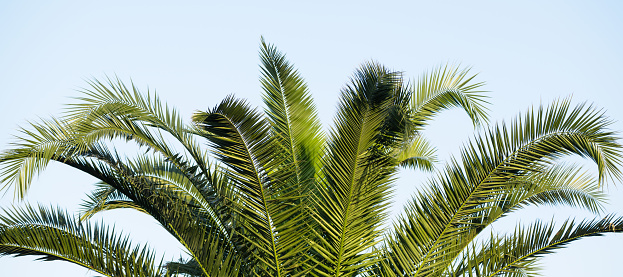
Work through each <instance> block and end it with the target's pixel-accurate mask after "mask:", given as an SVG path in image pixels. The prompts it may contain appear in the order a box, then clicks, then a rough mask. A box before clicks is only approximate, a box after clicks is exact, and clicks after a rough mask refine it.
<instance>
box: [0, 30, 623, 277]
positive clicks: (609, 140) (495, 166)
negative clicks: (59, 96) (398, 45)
mask: <svg viewBox="0 0 623 277" xmlns="http://www.w3.org/2000/svg"><path fill="white" fill-rule="evenodd" d="M260 57H261V85H262V89H263V91H264V93H263V100H264V104H265V109H264V111H263V112H262V111H259V110H256V109H254V108H252V107H251V106H249V104H248V103H247V102H245V101H244V100H240V99H236V98H235V97H233V96H228V97H226V98H225V99H224V100H223V101H221V103H219V104H218V105H216V106H215V107H214V108H212V109H209V110H207V111H200V112H196V113H195V114H194V115H193V117H192V124H190V125H187V124H185V123H184V122H183V121H182V119H181V118H180V116H179V115H178V113H177V112H176V111H175V110H174V109H172V108H170V107H168V106H166V105H165V104H163V103H162V102H161V101H160V99H158V97H157V96H156V95H154V94H150V93H147V94H145V95H144V94H141V93H140V92H139V91H138V90H137V88H136V87H134V85H131V86H126V85H125V84H123V83H122V82H120V81H119V80H111V79H109V80H108V82H104V83H102V82H99V81H97V80H95V81H92V82H90V83H89V85H90V89H86V90H85V91H84V96H83V97H80V98H78V102H77V103H74V104H72V105H70V106H69V107H68V112H67V113H66V114H65V115H64V116H62V117H60V118H55V119H51V120H46V121H42V122H40V123H34V124H32V126H31V128H30V129H22V130H21V131H22V135H21V136H18V137H17V142H15V143H14V144H13V145H12V146H11V148H10V149H8V150H5V151H4V152H3V153H2V154H1V155H0V168H1V171H0V178H1V180H2V182H3V183H5V184H6V185H5V188H7V187H13V188H14V189H15V193H16V196H18V197H20V198H24V197H25V195H26V192H27V191H28V188H29V187H30V185H31V183H32V178H33V176H34V175H36V174H37V173H38V172H40V171H41V170H43V169H44V168H45V167H46V165H47V164H48V163H49V162H50V161H55V162H59V163H62V164H66V165H68V166H70V167H72V168H75V169H77V170H80V171H83V172H85V173H87V174H89V175H91V176H93V177H95V178H97V179H98V180H99V182H98V183H97V184H96V189H95V190H94V191H93V192H92V193H91V194H90V195H89V196H88V198H87V199H86V200H85V201H84V203H83V211H82V213H81V214H80V215H79V216H73V215H69V214H67V213H66V212H63V211H60V210H59V209H57V208H45V207H32V206H25V207H17V208H10V209H5V210H4V212H3V214H2V215H0V254H2V255H34V256H39V257H41V259H43V260H64V261H69V262H73V263H75V264H78V265H81V266H84V267H87V268H89V269H91V270H93V271H95V272H98V273H99V274H102V275H105V276H171V275H180V276H206V277H207V276H530V275H532V274H533V273H535V270H536V267H535V262H536V261H537V260H538V258H539V257H540V256H542V255H544V254H547V253H550V252H551V251H552V250H553V249H556V248H559V247H562V246H564V245H566V244H567V243H569V242H571V241H573V240H576V239H579V238H582V237H587V236H595V235H600V234H603V233H606V232H621V231H623V218H621V217H616V216H613V215H609V216H606V217H604V218H601V219H592V220H591V219H587V220H583V221H580V222H575V221H573V220H568V221H566V222H564V223H563V224H562V226H561V227H559V228H555V227H554V226H555V222H551V223H544V222H539V221H537V222H534V223H533V224H531V225H528V226H519V227H517V228H516V230H515V232H513V233H510V234H495V233H491V234H487V233H483V230H486V227H487V226H489V225H491V224H492V223H494V222H495V221H496V220H497V219H499V218H501V217H503V216H505V215H507V214H508V213H510V212H513V211H515V210H518V209H521V208H522V207H524V206H526V205H567V206H571V207H576V208H580V209H587V210H589V211H592V212H595V213H600V212H602V210H603V207H602V204H603V201H604V198H605V195H604V193H603V192H602V191H601V190H600V186H601V185H602V184H603V183H605V182H607V181H609V180H616V179H619V178H620V177H621V172H620V170H619V164H620V159H621V146H620V144H619V143H618V136H617V135H616V133H615V132H613V131H611V130H609V129H608V127H609V124H610V120H609V119H608V118H607V117H605V116H604V114H603V112H602V111H600V110H598V109H596V108H595V107H593V106H591V105H588V104H581V105H577V106H572V105H571V104H570V101H569V100H568V99H565V100H560V101H557V102H555V103H553V104H551V105H548V106H538V107H535V108H532V109H531V110H529V111H528V112H526V113H525V114H523V115H519V116H518V117H517V118H516V119H515V120H514V121H512V122H510V123H502V124H498V125H494V126H491V127H488V128H487V129H486V131H484V132H482V134H481V135H479V136H476V137H475V138H474V139H472V140H471V142H470V143H468V144H467V145H465V146H464V147H463V150H462V151H461V153H460V155H459V156H458V157H457V158H453V159H451V160H450V161H449V162H447V163H446V165H445V166H443V167H442V168H441V169H440V170H438V171H437V175H436V177H435V178H433V179H431V181H429V182H428V183H427V184H426V186H424V187H423V188H422V189H421V190H419V191H418V192H417V193H416V194H415V196H414V197H413V198H412V200H410V201H409V203H408V204H407V205H406V206H405V207H404V211H403V212H402V214H401V215H400V216H399V217H398V218H397V219H395V220H394V222H393V224H392V225H391V227H387V228H386V227H384V226H387V225H386V223H387V219H388V207H389V203H390V200H391V198H392V192H393V184H394V181H395V180H396V178H397V175H396V174H397V170H398V169H399V168H400V167H407V168H412V169H420V170H427V171H432V170H433V169H434V165H435V162H436V161H437V159H436V157H435V148H434V147H433V146H432V144H431V143H430V142H429V141H428V140H426V138H425V137H424V136H423V135H422V132H421V131H422V129H423V127H424V126H426V124H428V123H429V122H430V120H431V119H432V118H433V117H434V116H435V115H436V114H437V113H439V112H441V111H443V110H445V109H450V108H460V109H463V110H464V111H465V112H466V113H467V115H468V116H469V118H470V119H471V121H472V122H473V123H474V124H475V125H483V124H485V123H486V122H487V121H488V118H487V109H486V105H487V104H488V103H487V101H486V99H487V98H486V96H485V95H484V94H483V91H482V90H481V88H482V85H483V83H481V82H476V81H474V79H475V77H476V75H473V74H471V73H470V71H469V70H468V69H460V68H459V67H454V66H445V67H439V68H436V69H434V70H433V71H431V72H429V73H427V74H424V75H423V76H422V77H421V78H420V79H419V80H418V81H417V82H416V85H413V86H411V85H409V84H408V83H406V82H405V81H404V80H403V76H402V74H401V73H400V72H395V71H392V70H389V69H388V68H386V67H384V66H382V65H380V64H378V63H375V62H369V63H364V64H363V65H362V66H361V67H360V68H359V69H357V70H356V71H355V73H354V75H353V77H352V78H351V80H350V81H349V82H348V84H347V85H346V86H345V87H344V89H343V90H342V91H341V95H340V100H339V103H338V106H337V114H336V116H335V120H334V123H333V126H332V127H331V128H330V129H329V130H328V131H327V132H326V134H325V133H324V132H323V129H322V126H321V124H320V121H319V119H318V116H317V113H316V109H315V106H314V103H313V100H312V98H311V97H310V95H309V92H308V90H307V86H306V84H305V82H304V81H303V79H302V78H301V77H300V76H299V74H298V72H297V71H296V70H295V69H294V67H293V66H292V65H291V64H290V63H289V62H288V61H287V60H286V58H285V55H283V54H282V53H280V52H279V51H278V50H277V49H276V48H275V47H274V46H272V45H269V44H267V43H265V42H264V41H263V40H262V43H261V51H260ZM119 139H122V140H126V141H129V142H133V143H136V144H137V145H138V147H140V148H141V149H144V150H146V153H149V155H140V156H137V157H133V156H123V155H120V154H119V153H118V152H117V151H116V149H115V147H114V143H111V142H115V141H116V140H119ZM169 141H173V142H172V143H169ZM204 142H207V147H204V146H203V143H204ZM174 146H177V148H179V149H181V151H178V150H176V147H174ZM573 154H575V155H580V156H582V157H585V158H586V159H589V160H592V161H593V162H594V163H595V164H596V165H597V168H598V174H597V176H595V177H593V176H592V175H591V174H589V173H588V172H586V170H585V169H583V168H582V167H581V166H579V165H574V164H565V163H563V162H561V158H563V157H565V156H568V155H573ZM121 208H124V209H134V210H137V211H140V212H142V213H145V214H147V215H149V216H151V217H153V218H154V219H155V220H157V221H158V222H159V223H160V224H161V225H162V227H163V228H164V229H166V230H167V231H168V232H169V233H170V234H171V235H172V236H173V237H175V238H176V239H177V240H178V241H179V242H180V243H181V244H182V245H183V246H184V248H185V251H187V253H188V257H187V259H185V260H179V261H170V262H166V263H162V262H158V259H156V257H155V254H154V252H152V250H150V249H149V248H148V247H145V246H144V247H139V246H135V245H134V244H132V243H131V242H130V240H129V239H128V237H126V236H123V235H119V234H117V233H116V232H115V230H113V229H112V228H108V227H106V226H104V225H102V224H96V223H92V222H90V221H87V219H89V218H90V217H91V216H93V215H94V214H96V213H98V212H102V211H106V210H111V209H121Z"/></svg>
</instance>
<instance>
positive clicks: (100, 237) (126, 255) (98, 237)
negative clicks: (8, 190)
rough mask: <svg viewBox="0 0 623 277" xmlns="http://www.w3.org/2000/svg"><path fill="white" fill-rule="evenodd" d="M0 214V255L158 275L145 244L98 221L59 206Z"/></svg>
mask: <svg viewBox="0 0 623 277" xmlns="http://www.w3.org/2000/svg"><path fill="white" fill-rule="evenodd" d="M3 213H4V214H2V215H0V255H16V256H25V255H28V256H40V258H39V260H44V261H54V260H63V261H68V262H71V263H75V264H78V265H80V266H83V267H86V268H89V269H91V270H93V271H96V272H98V273H100V274H103V275H105V276H111V277H112V276H128V277H130V276H161V272H160V266H161V265H160V263H159V262H157V261H156V260H155V255H154V253H153V252H152V251H151V250H149V248H147V247H139V246H133V245H132V244H131V243H130V241H129V239H128V238H127V237H125V236H122V235H116V234H115V231H114V229H113V228H108V227H104V226H102V225H101V224H90V223H85V222H82V223H79V222H78V221H77V220H76V219H74V218H72V217H71V216H69V215H67V214H66V213H64V212H61V211H59V210H58V209H49V208H47V209H46V208H43V207H39V208H38V209H37V208H33V207H31V206H26V207H23V208H13V209H10V210H4V211H3Z"/></svg>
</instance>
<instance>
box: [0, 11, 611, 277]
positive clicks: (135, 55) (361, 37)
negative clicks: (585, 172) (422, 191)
mask: <svg viewBox="0 0 623 277" xmlns="http://www.w3.org/2000/svg"><path fill="white" fill-rule="evenodd" d="M127 2H132V4H128V3H127ZM175 2H179V3H181V4H176V5H173V4H167V3H165V2H164V1H39V2H37V1H9V0H4V1H0V148H3V149H4V148H6V147H7V145H8V144H9V143H10V141H11V136H12V135H14V134H16V133H17V132H16V129H17V127H18V126H24V125H25V124H26V122H27V121H28V120H37V118H38V117H43V118H45V117H48V116H50V115H59V114H60V113H61V112H62V107H63V104H65V103H70V102H71V101H72V100H71V99H70V97H75V96H79V95H80V94H79V93H78V92H77V90H78V89H79V88H80V87H83V86H85V81H84V80H85V79H90V78H104V77H105V76H106V75H110V76H114V75H117V76H119V77H120V78H122V79H124V80H129V79H130V78H132V80H133V81H134V83H135V84H136V85H137V86H138V87H140V88H143V89H145V90H146V88H147V87H149V88H150V89H155V90H156V91H157V92H158V94H159V95H160V97H161V98H162V99H163V100H165V101H167V102H168V103H169V104H171V105H173V106H175V107H177V108H178V109H179V110H180V111H181V113H182V114H183V116H184V117H185V119H189V117H190V115H191V114H192V112H193V111H195V110H200V109H203V110H205V109H207V108H210V107H212V106H214V105H215V104H217V103H218V102H219V101H220V100H221V99H222V98H223V97H224V96H226V95H227V94H231V93H233V94H235V95H236V96H238V97H242V98H247V99H249V101H250V102H251V103H253V104H255V105H257V106H260V105H261V100H260V99H261V98H260V91H261V89H260V86H259V81H258V77H259V70H258V69H259V67H258V63H259V59H258V54H257V52H258V49H259V48H258V46H259V40H260V36H262V35H263V36H264V37H265V38H266V40H267V41H269V42H271V43H274V44H276V45H277V46H278V47H279V48H280V49H281V50H283V51H284V52H286V53H287V55H288V58H289V60H290V61H291V62H293V63H295V65H296V66H297V67H298V68H299V69H300V72H301V75H302V76H303V77H304V78H305V79H306V80H307V82H308V85H309V88H310V90H311V92H312V94H313V96H314V98H315V101H316V104H317V106H318V110H319V113H320V115H321V118H322V120H323V122H324V123H325V124H326V125H327V126H328V124H330V123H331V121H332V115H333V114H334V112H335V107H336V101H337V96H338V93H339V91H340V88H341V87H342V86H343V84H344V83H345V82H346V81H347V80H348V78H349V76H350V74H351V73H352V72H353V70H354V69H355V68H356V67H357V66H358V65H359V64H361V63H362V62H364V61H367V60H370V59H374V60H376V61H379V62H381V63H383V64H385V65H386V66H388V67H390V68H393V69H396V70H400V71H404V72H405V76H408V77H412V78H416V77H417V76H418V75H419V74H420V73H422V72H424V71H425V70H428V69H431V68H433V67H435V66H438V65H440V64H444V63H461V64H463V65H465V66H472V67H473V70H474V71H475V72H480V75H479V77H478V79H479V80H482V81H486V82H487V85H486V89H487V90H489V91H490V93H489V95H490V96H491V98H490V101H491V103H492V105H491V113H490V114H491V119H492V122H497V121H500V120H503V119H506V120H508V119H510V118H512V117H513V116H515V115H516V114H517V113H518V112H521V111H525V110H526V109H527V108H528V107H530V106H531V105H534V104H539V103H541V102H542V103H548V102H551V101H552V100H554V99H558V98H561V97H567V96H569V95H573V101H574V102H576V103H579V102H583V101H588V102H591V103H594V104H595V105H596V106H599V107H603V109H604V110H605V111H606V112H607V114H608V115H609V116H611V117H612V118H613V119H614V120H616V122H615V124H614V125H613V128H614V129H616V130H619V131H623V123H622V122H623V110H622V109H621V108H620V107H621V104H622V101H621V100H622V99H623V96H621V95H622V93H623V87H622V86H621V80H622V79H623V66H622V65H623V52H622V50H623V33H622V31H621V30H622V29H623V28H622V27H623V16H621V15H623V4H622V3H623V2H620V1H515V2H514V3H511V1H374V2H373V1H362V0H359V1H307V2H306V3H294V2H302V1H284V2H275V1H249V2H245V1H231V3H229V2H228V1H219V4H205V3H204V2H210V1H197V2H192V1H175ZM473 132H474V130H473V128H472V126H471V124H470V123H469V121H468V119H467V117H466V116H465V115H464V114H463V113H461V112H460V111H449V112H446V113H444V114H443V115H442V116H440V117H438V118H437V119H436V120H435V121H434V122H433V124H432V126H431V127H430V128H428V129H427V130H426V135H428V136H429V137H430V138H431V139H432V140H433V141H434V143H435V144H436V145H437V146H438V147H439V151H440V155H441V158H442V159H447V158H448V157H449V156H450V155H451V154H452V153H455V154H457V153H458V150H459V149H460V145H461V144H462V143H463V142H465V141H467V140H468V138H469V137H470V136H471V135H472V134H473ZM425 178H426V175H425V174H419V173H413V172H403V173H402V174H401V180H400V181H399V182H398V183H397V193H396V194H397V197H396V201H395V204H394V210H395V211H394V213H397V211H399V210H400V208H401V207H402V204H403V203H404V202H405V201H406V200H407V199H408V198H409V197H408V196H409V195H410V194H411V193H413V192H414V191H415V189H416V188H417V187H418V186H420V185H421V184H422V183H423V182H424V180H425ZM93 183H94V180H93V179H90V178H88V177H87V176H85V175H84V174H81V173H77V172H75V171H72V170H70V169H68V168H65V167H63V166H58V165H53V166H50V167H49V169H48V170H47V171H45V172H44V173H43V174H42V175H41V176H40V178H38V180H37V181H35V183H34V185H33V189H32V191H31V192H30V195H29V196H28V198H27V201H29V202H32V203H36V202H40V203H44V204H51V205H55V206H56V205H58V206H60V207H64V208H67V209H68V210H69V211H76V210H77V208H78V205H79V203H80V201H81V199H82V198H83V196H84V194H85V193H86V192H88V191H89V190H90V189H92V188H93V187H92V184H93ZM617 186H618V187H614V186H610V187H609V191H610V193H611V198H610V205H608V207H607V209H608V211H609V212H613V213H618V214H620V215H623V184H617ZM11 203H12V192H9V193H7V194H6V195H5V196H4V198H2V199H0V205H1V206H3V207H7V206H10V205H11ZM569 216H576V217H578V218H583V217H587V216H589V217H592V216H593V215H591V214H588V213H584V212H577V211H573V210H569V209H547V208H544V209H528V210H526V211H524V212H520V213H517V214H515V215H513V216H512V217H509V219H507V220H506V221H505V222H504V223H503V224H501V226H500V227H495V230H498V231H499V230H507V229H509V228H508V226H512V225H513V224H514V223H515V222H518V221H521V222H523V223H526V222H531V221H533V220H534V219H535V218H536V217H539V218H545V219H547V220H549V219H551V218H552V217H553V218H555V219H558V220H563V219H565V218H566V217H569ZM601 216H603V215H601ZM97 220H103V221H105V222H108V223H110V224H113V223H114V224H115V225H116V227H117V229H119V230H124V232H125V233H128V234H130V235H131V236H132V237H133V238H134V241H136V242H146V241H148V242H149V243H150V245H152V246H153V247H154V248H157V249H163V251H161V252H160V253H163V252H164V251H166V255H167V257H173V256H175V257H178V256H179V255H180V253H181V252H180V248H179V247H180V246H179V245H178V244H177V243H176V242H175V241H174V240H173V239H171V238H170V237H169V236H168V235H167V233H166V232H164V231H163V230H161V229H160V227H159V226H158V225H157V224H156V223H155V222H154V221H152V220H150V219H148V218H146V217H145V216H143V215H140V214H138V213H133V212H106V213H102V215H101V216H100V217H98V218H97ZM504 225H506V226H504ZM621 249H623V235H618V236H617V235H607V236H604V237H599V238H591V239H585V240H582V241H579V242H574V243H572V244H571V245H570V246H569V248H566V249H562V250H558V251H557V252H556V253H555V254H553V255H549V256H547V257H546V258H545V259H543V262H542V266H543V271H542V273H543V274H544V275H545V276H620V259H621V258H620V257H621V256H620V253H621V252H620V251H621ZM0 275H1V276H42V275H45V276H92V275H93V272H88V271H86V270H84V269H82V268H80V267H79V266H76V265H72V264H69V263H63V262H38V261H37V262H34V261H32V259H31V258H24V257H22V258H12V257H2V258H0Z"/></svg>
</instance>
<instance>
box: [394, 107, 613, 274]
mask: <svg viewBox="0 0 623 277" xmlns="http://www.w3.org/2000/svg"><path fill="white" fill-rule="evenodd" d="M608 124H609V121H608V119H607V118H605V117H604V116H603V114H602V113H601V112H599V111H597V110H595V109H594V108H592V107H587V106H586V105H583V104H581V105H578V106H577V107H575V108H570V106H569V101H568V100H565V101H561V102H559V103H554V104H553V105H551V106H550V107H548V108H542V107H541V108H539V109H538V110H536V111H531V112H528V113H527V114H526V115H525V117H524V118H522V117H519V119H517V120H516V121H514V122H513V124H511V125H510V126H509V127H508V128H507V126H506V125H504V124H502V125H500V126H498V127H494V128H492V129H490V130H489V132H488V133H487V134H486V135H485V136H481V137H477V138H476V139H475V140H474V142H472V143H470V144H469V145H468V146H467V147H466V148H465V149H464V150H463V152H462V163H461V164H459V163H458V162H456V161H455V160H453V161H452V162H451V163H450V164H449V165H448V166H447V167H446V169H445V170H444V172H443V173H441V174H440V175H439V177H438V178H437V179H436V180H434V181H433V183H432V184H431V186H430V187H429V188H428V190H427V191H424V192H420V193H419V194H418V196H417V197H416V198H415V199H414V201H413V202H412V203H411V204H410V205H409V206H408V207H407V208H406V214H405V216H404V217H402V218H401V219H400V220H399V221H398V222H399V223H398V224H397V225H396V227H395V238H394V239H392V240H391V242H390V243H389V248H391V251H390V252H391V253H392V254H388V255H391V256H393V257H394V258H395V259H393V260H392V262H393V263H394V265H393V266H395V267H396V268H399V269H400V270H402V271H403V272H407V273H408V274H414V275H422V276H424V275H427V274H430V272H439V271H443V268H444V267H445V265H446V264H447V262H448V260H449V259H450V258H451V257H454V256H456V255H457V252H460V250H461V249H462V248H463V246H462V245H464V244H465V242H464V238H469V237H471V236H474V235H475V234H477V233H478V232H479V230H482V229H483V228H484V227H486V224H488V223H490V222H482V221H478V220H477V219H479V218H480V219H482V217H483V213H485V214H488V213H489V212H490V211H491V210H492V209H493V208H494V207H498V206H499V205H496V204H495V203H496V202H500V201H504V200H505V198H504V196H505V195H506V194H507V193H508V189H509V188H512V187H513V186H515V185H516V184H514V183H513V182H514V181H517V180H518V178H521V176H526V175H528V174H530V173H532V172H539V171H542V170H543V169H545V168H546V167H547V166H549V165H551V164H552V163H554V162H555V161H556V160H557V159H558V158H560V157H562V156H564V155H569V154H577V155H581V156H586V157H588V158H589V159H592V160H593V161H594V162H595V163H596V164H597V166H598V169H599V177H600V179H603V178H604V176H614V177H618V176H620V171H619V169H618V167H617V165H618V164H619V163H620V155H621V154H620V146H619V144H618V143H617V142H616V141H617V137H616V136H615V135H614V133H612V132H611V131H609V130H608V129H607V126H608ZM484 223H486V224H484ZM459 238H462V239H461V241H459V240H458V239H459Z"/></svg>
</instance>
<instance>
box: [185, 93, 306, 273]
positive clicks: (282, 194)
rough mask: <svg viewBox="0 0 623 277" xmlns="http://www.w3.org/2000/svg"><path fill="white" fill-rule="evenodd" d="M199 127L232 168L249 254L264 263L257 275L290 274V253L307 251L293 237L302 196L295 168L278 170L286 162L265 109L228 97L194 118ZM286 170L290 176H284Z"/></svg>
mask: <svg viewBox="0 0 623 277" xmlns="http://www.w3.org/2000/svg"><path fill="white" fill-rule="evenodd" d="M193 121H194V122H195V124H196V125H197V127H198V128H199V129H201V130H203V132H204V136H205V137H206V138H207V139H208V140H209V141H210V142H211V145H212V147H213V148H214V154H215V156H216V157H217V158H218V159H219V160H220V161H221V162H222V163H223V165H224V167H225V168H226V169H228V177H229V179H230V180H232V185H233V186H235V192H234V193H236V194H238V197H237V199H238V202H237V203H234V204H235V207H234V209H233V210H234V212H235V213H236V214H237V216H239V217H240V218H241V221H240V222H239V223H240V224H242V225H240V226H238V228H240V232H238V234H239V235H240V236H242V237H243V238H244V239H245V241H246V242H247V244H249V245H250V248H249V251H251V252H249V253H247V255H249V256H253V257H254V258H255V260H256V261H257V262H258V264H257V265H255V267H254V268H255V270H256V271H255V272H254V273H255V274H259V275H261V276H265V275H266V276H284V275H285V274H287V272H288V270H292V266H293V265H292V264H289V263H288V261H285V260H284V257H285V256H290V255H294V256H296V253H297V252H301V251H303V248H302V247H304V246H302V244H300V243H299V244H296V242H295V241H290V240H287V239H286V238H288V235H287V234H285V233H284V234H283V238H284V240H283V241H282V240H281V235H280V232H286V233H287V232H290V231H292V230H293V229H292V228H285V229H284V227H288V226H284V223H285V222H286V221H290V222H289V224H292V225H296V224H297V220H300V219H301V218H300V216H299V218H298V219H297V218H294V219H293V218H291V217H290V216H291V215H292V214H293V213H296V214H301V213H300V212H296V211H297V210H299V209H300V208H301V207H300V206H298V207H297V206H294V205H290V203H291V202H292V199H297V198H299V197H301V196H300V195H297V194H296V192H297V191H296V190H292V189H290V186H291V185H292V183H290V182H284V180H290V178H291V176H292V174H294V173H293V172H285V173H283V172H279V171H278V170H273V169H276V168H279V167H281V166H282V161H283V156H284V155H283V153H282V152H280V149H281V147H280V146H279V145H278V144H277V143H276V141H275V139H274V137H273V136H271V135H270V133H269V124H268V123H267V122H266V120H265V119H264V118H263V117H262V116H260V114H259V113H257V112H255V111H253V110H251V108H250V107H249V106H248V105H247V104H246V103H245V102H243V101H240V100H236V99H233V98H231V97H227V98H226V99H225V100H223V101H222V102H221V104H219V105H218V106H217V107H215V108H214V109H213V110H211V111H209V112H198V113H196V114H195V115H194V116H193ZM284 174H285V175H284Z"/></svg>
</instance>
